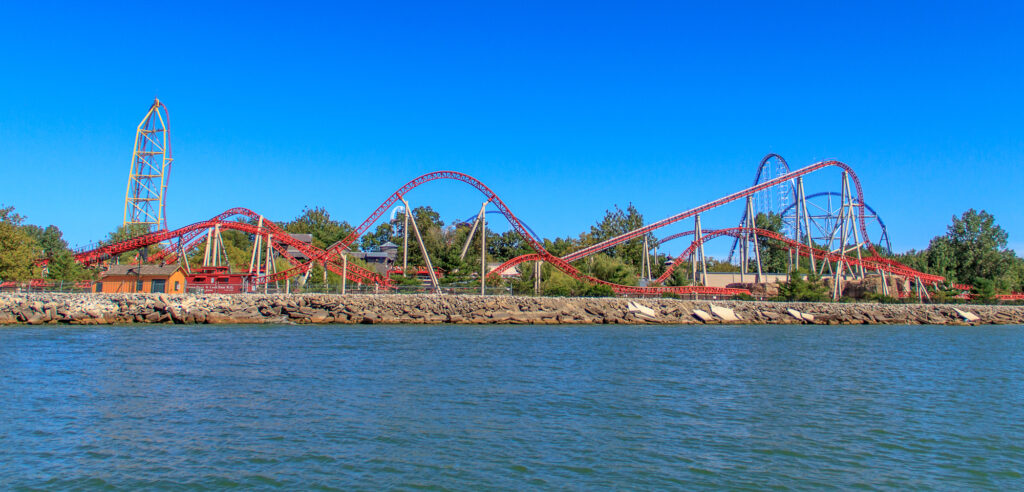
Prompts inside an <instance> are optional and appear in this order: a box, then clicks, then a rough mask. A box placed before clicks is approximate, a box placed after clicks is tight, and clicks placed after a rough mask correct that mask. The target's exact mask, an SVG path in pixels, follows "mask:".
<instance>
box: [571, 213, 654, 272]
mask: <svg viewBox="0 0 1024 492" xmlns="http://www.w3.org/2000/svg"><path fill="white" fill-rule="evenodd" d="M614 208H615V209H614V210H606V211H605V214H604V218H602V219H601V220H600V221H599V222H598V223H597V224H595V225H593V226H591V227H590V233H589V234H584V235H583V236H582V237H581V238H580V243H581V246H589V245H591V244H597V243H600V242H602V241H606V240H608V239H611V238H613V237H617V236H621V235H623V234H625V233H627V232H630V231H633V230H636V229H639V228H641V227H643V225H644V216H643V215H642V214H641V213H640V212H639V211H638V210H637V209H636V207H634V206H633V204H632V203H630V204H629V205H628V206H627V207H626V210H622V209H620V208H619V206H618V205H615V207H614ZM648 241H649V242H648V244H654V236H653V235H648ZM643 251H644V246H643V236H640V237H637V238H634V239H630V240H629V241H625V242H623V243H621V244H618V245H615V246H613V247H611V248H609V249H607V250H605V251H604V253H605V254H607V255H609V256H611V257H614V258H619V259H621V260H622V261H623V262H625V263H626V264H627V265H629V266H630V267H632V268H633V269H635V270H636V271H639V270H640V263H641V261H643V260H642V258H643Z"/></svg>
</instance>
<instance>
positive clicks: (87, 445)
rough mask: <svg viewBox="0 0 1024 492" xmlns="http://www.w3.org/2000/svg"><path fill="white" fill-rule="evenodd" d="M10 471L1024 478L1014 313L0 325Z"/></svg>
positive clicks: (556, 483) (744, 483)
mask: <svg viewBox="0 0 1024 492" xmlns="http://www.w3.org/2000/svg"><path fill="white" fill-rule="evenodd" d="M0 398H2V399H3V401H2V404H0V486H2V487H0V488H3V489H11V488H21V487H25V488H42V489H56V490H61V489H83V488H84V489H113V488H130V489H138V488H151V489H174V490H177V489H223V488H231V487H237V488H241V489H285V490H292V489H310V488H321V489H331V488H338V489H353V488H357V489H380V488H400V489H419V488H428V489H464V490H465V489H473V490H476V489H481V488H496V489H517V490H518V489H542V488H569V489H597V488H601V489H607V488H613V489H695V488H714V489H720V488H749V489H765V488H769V487H778V488H795V489H818V488H830V487H837V488H842V489H849V488H857V487H869V488H881V489H906V488H914V489H942V490H956V489H964V488H970V489H980V488H984V489H1004V490H1005V489H1022V488H1024V478H1022V473H1024V327H1021V326H1009V327H1006V326H1004V327H974V328H972V327H927V326H924V327H922V326H914V327H904V326H885V327H815V326H735V327H694V326H680V327H675V326H656V327H652V326H635V327H634V326H558V327H550V326H549V327H530V326H514V327H512V326H497V327H495V326H486V327H475V326H432V327H424V326H217V327H210V326H195V327H173V326H153V327H147V326H143V327H138V326H135V327H98V328H68V327H7V328H0Z"/></svg>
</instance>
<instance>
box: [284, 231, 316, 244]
mask: <svg viewBox="0 0 1024 492" xmlns="http://www.w3.org/2000/svg"><path fill="white" fill-rule="evenodd" d="M288 235H289V236H291V237H292V239H298V240H299V241H302V242H304V243H306V244H310V243H312V242H313V235H312V234H305V233H294V234H293V233H290V232H289V233H288Z"/></svg>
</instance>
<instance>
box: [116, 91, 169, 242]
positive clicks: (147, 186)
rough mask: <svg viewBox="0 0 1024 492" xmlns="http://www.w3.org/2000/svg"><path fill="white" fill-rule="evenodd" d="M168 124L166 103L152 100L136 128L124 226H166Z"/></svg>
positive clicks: (150, 227) (163, 227)
mask: <svg viewBox="0 0 1024 492" xmlns="http://www.w3.org/2000/svg"><path fill="white" fill-rule="evenodd" d="M173 160H174V159H173V158H172V157H171V123H170V117H169V116H168V114H167V106H164V103H162V102H160V99H156V98H154V99H153V105H152V106H150V107H149V111H147V112H146V116H145V117H143V118H142V121H141V122H140V123H139V127H138V129H137V130H136V131H135V150H134V152H133V153H132V167H131V169H130V170H129V171H128V189H127V190H126V191H125V195H124V222H123V225H124V226H126V227H127V226H129V225H135V224H143V225H145V226H146V227H147V229H148V230H149V231H152V230H154V229H167V217H166V211H165V207H166V203H167V202H166V200H167V182H168V180H169V179H170V175H171V161H173Z"/></svg>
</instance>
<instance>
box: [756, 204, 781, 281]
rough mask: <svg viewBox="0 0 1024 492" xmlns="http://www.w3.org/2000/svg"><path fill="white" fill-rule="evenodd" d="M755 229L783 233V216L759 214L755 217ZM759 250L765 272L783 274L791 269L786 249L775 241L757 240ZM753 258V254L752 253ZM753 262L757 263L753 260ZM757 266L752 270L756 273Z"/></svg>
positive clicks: (764, 238)
mask: <svg viewBox="0 0 1024 492" xmlns="http://www.w3.org/2000/svg"><path fill="white" fill-rule="evenodd" d="M754 227H757V228H758V229H767V230H769V231H772V232H781V231H782V216H781V215H779V214H776V213H774V212H768V213H767V214H765V213H759V214H757V215H756V216H755V217H754ZM757 245H758V248H759V249H760V250H761V268H762V270H763V271H765V272H772V273H782V272H785V271H786V270H788V269H789V255H788V253H787V252H786V248H784V247H783V246H782V244H780V243H779V242H778V241H776V240H774V239H768V238H766V237H758V238H757ZM751 256H753V252H751ZM751 261H757V260H756V259H752V260H751ZM756 268H757V266H756V265H755V266H754V267H753V268H752V270H754V271H756Z"/></svg>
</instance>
